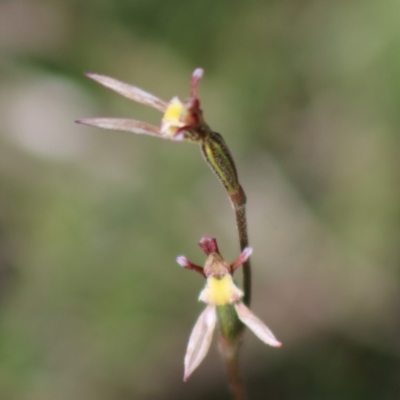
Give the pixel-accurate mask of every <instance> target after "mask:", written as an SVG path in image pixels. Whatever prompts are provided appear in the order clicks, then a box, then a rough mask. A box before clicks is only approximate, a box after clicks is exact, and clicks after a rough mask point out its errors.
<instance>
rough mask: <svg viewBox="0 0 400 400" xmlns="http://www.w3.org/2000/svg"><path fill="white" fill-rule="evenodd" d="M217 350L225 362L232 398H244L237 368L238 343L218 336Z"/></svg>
mask: <svg viewBox="0 0 400 400" xmlns="http://www.w3.org/2000/svg"><path fill="white" fill-rule="evenodd" d="M218 344H219V350H220V353H221V354H222V358H223V360H224V362H225V368H226V372H227V375H228V381H229V386H230V389H231V392H232V395H233V400H246V399H247V394H246V388H245V385H244V383H243V379H242V376H241V374H240V368H239V360H238V353H239V351H238V350H239V343H238V342H237V339H236V340H231V339H226V338H225V337H223V336H222V334H221V335H220V336H219V343H218Z"/></svg>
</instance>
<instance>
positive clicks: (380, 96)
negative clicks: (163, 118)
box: [0, 0, 400, 400]
mask: <svg viewBox="0 0 400 400" xmlns="http://www.w3.org/2000/svg"><path fill="white" fill-rule="evenodd" d="M399 15H400V3H399V2H398V1H395V0H387V1H373V0H337V1H321V0H309V1H294V0H279V1H278V0H269V1H264V0H254V1H246V2H244V1H243V2H241V1H230V2H228V1H215V0H214V1H211V0H204V1H198V2H195V1H194V2H191V1H178V0H168V1H161V0H151V1H149V0H146V1H144V0H96V1H95V0H80V1H62V0H2V1H1V2H0V52H1V53H0V117H1V118H0V185H1V190H0V398H1V399H6V400H53V399H57V400H70V399H74V400H80V399H82V400H83V399H85V400H91V399H96V400H111V399H113V400H117V399H121V400H125V399H145V400H146V399H178V398H190V399H204V398H207V399H223V398H228V394H227V392H226V387H225V375H224V371H223V368H222V365H221V363H220V362H219V358H218V354H217V352H216V351H214V353H213V354H211V355H209V356H208V358H207V360H206V362H205V363H204V364H203V365H202V367H201V368H200V369H199V370H198V371H196V373H195V374H194V376H193V377H192V378H191V381H190V382H188V383H186V384H183V383H182V382H181V380H182V372H183V368H182V360H183V355H184V352H185V347H186V342H187V339H188V336H189V332H190V330H191V327H192V324H193V323H194V321H195V320H196V317H197V314H199V313H200V311H201V305H199V304H196V301H197V296H198V293H199V291H200V289H201V287H202V285H203V284H204V282H203V281H201V279H200V278H199V277H198V276H195V274H191V273H188V272H186V271H183V270H181V269H180V268H179V266H177V264H176V263H175V261H174V259H175V256H177V255H178V254H182V253H184V254H186V255H187V256H188V257H189V258H190V259H193V260H196V258H197V260H198V263H202V262H203V261H204V260H203V256H202V254H201V252H200V249H198V248H197V245H196V243H197V241H198V240H199V239H200V237H201V236H202V235H204V234H207V235H210V236H215V237H217V238H218V241H219V243H220V247H221V252H222V254H224V255H225V256H226V258H228V259H230V258H232V257H235V255H236V254H237V251H238V245H237V238H236V233H235V228H234V221H233V213H232V210H230V205H229V202H228V200H227V198H226V196H225V193H224V191H223V189H222V187H220V184H219V183H218V182H217V180H216V179H215V177H214V176H212V174H211V172H210V171H209V170H208V169H207V167H206V165H205V164H204V162H203V160H202V159H201V156H200V154H199V149H197V148H196V146H190V145H186V144H176V143H170V142H167V141H165V142H163V141H159V140H153V139H151V138H146V137H138V136H133V135H129V134H125V133H121V132H105V131H100V130H98V129H90V128H86V127H80V126H76V125H74V123H73V120H75V119H77V118H80V117H90V116H122V117H134V118H138V119H142V120H146V121H149V122H152V123H156V124H157V123H158V118H159V115H157V114H156V113H154V112H152V111H151V110H147V109H145V108H143V107H142V106H140V105H135V104H133V103H131V102H129V101H127V100H125V99H123V98H121V97H120V96H117V95H115V94H114V93H112V92H109V91H108V90H107V89H105V88H102V87H97V86H96V84H94V83H93V82H91V81H89V80H87V79H86V78H84V76H83V72H84V71H95V72H98V73H102V74H106V75H110V76H114V77H115V78H117V79H120V80H124V81H127V82H132V83H134V84H136V85H138V86H141V87H143V88H145V89H146V90H148V91H150V92H153V93H155V94H157V95H158V96H160V97H162V98H164V99H165V100H169V99H170V98H171V97H172V96H174V95H179V96H181V97H183V98H184V97H185V96H186V95H187V94H188V92H189V87H188V84H189V77H190V73H191V71H192V70H193V69H194V68H195V67H198V66H202V67H204V68H205V70H206V75H205V78H204V80H203V81H202V83H201V87H200V95H201V98H202V102H203V106H204V110H205V115H206V118H207V121H208V122H209V123H210V124H211V126H212V127H213V128H214V129H215V130H217V131H219V132H221V133H223V134H224V136H225V138H226V140H227V142H228V143H229V145H230V146H231V149H232V152H233V154H234V156H235V159H236V162H237V166H238V169H239V173H240V177H241V181H242V182H243V186H244V187H245V189H246V192H247V195H248V202H249V230H250V239H251V243H252V246H253V248H254V257H253V266H254V276H255V281H254V295H253V298H254V302H253V309H254V312H255V313H256V314H257V315H259V316H260V317H261V318H262V319H263V320H266V321H268V323H269V325H270V326H271V328H272V329H273V330H274V332H275V333H276V334H277V336H278V337H279V339H280V340H282V341H283V343H284V346H283V348H282V349H280V350H272V349H270V348H267V347H266V346H263V345H262V344H260V343H259V341H257V340H256V339H255V338H253V337H252V335H247V336H246V341H245V344H244V348H243V352H242V365H243V369H244V374H245V379H246V381H247V383H248V386H249V390H250V394H251V398H252V399H265V398H269V399H285V400H286V399H296V400H299V399H305V400H308V399H318V400H320V399H335V400H336V399H341V400H343V399H349V400H350V399H381V400H394V399H398V398H400V381H399V376H400V367H399V365H400V339H399V330H400V317H399V315H400V314H399V312H398V310H399V299H400V250H399V249H400V246H399V242H400V162H399V160H400V157H399V150H400V136H399V131H400V119H399V109H400V56H399V54H400V52H399V48H400V24H399ZM214 350H215V349H214Z"/></svg>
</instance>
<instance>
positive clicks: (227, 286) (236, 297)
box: [176, 236, 281, 381]
mask: <svg viewBox="0 0 400 400" xmlns="http://www.w3.org/2000/svg"><path fill="white" fill-rule="evenodd" d="M199 244H200V247H201V248H202V249H203V251H204V252H205V253H206V255H207V260H206V263H205V265H204V267H200V266H198V265H196V264H193V263H192V262H190V261H189V260H188V259H187V258H186V257H185V256H179V257H177V259H176V261H177V262H178V264H180V265H181V266H182V267H184V268H186V269H189V270H192V271H195V272H198V273H199V274H201V275H202V276H203V277H205V278H206V279H207V283H206V286H205V288H204V289H203V290H202V291H201V293H200V296H199V300H200V301H202V302H204V303H206V304H207V307H206V308H205V310H204V311H203V312H202V313H201V314H200V316H199V318H198V319H197V322H196V323H195V325H194V327H193V330H192V333H191V335H190V338H189V343H188V347H187V350H186V355H185V361H184V365H185V372H184V378H183V380H184V381H187V380H188V379H189V377H190V375H191V374H192V372H193V371H194V370H195V369H196V368H197V367H198V366H199V365H200V363H201V362H202V361H203V359H204V357H205V356H206V354H207V352H208V350H209V348H210V345H211V340H212V336H213V332H214V330H215V326H216V324H217V322H218V323H219V326H220V329H221V330H222V329H223V326H221V325H222V324H223V321H221V318H220V313H219V311H220V310H221V308H231V307H233V309H234V310H235V313H236V316H237V318H238V319H239V320H240V321H241V322H242V323H243V324H244V325H246V326H247V327H248V328H249V329H250V330H251V331H253V333H254V334H255V335H256V336H257V337H258V338H259V339H261V340H262V341H263V342H264V343H266V344H268V345H270V346H272V347H280V346H281V343H280V342H279V341H278V340H277V339H276V338H275V336H274V334H273V333H272V332H271V330H270V329H269V328H268V327H267V326H266V325H265V324H264V323H263V322H262V321H261V320H260V319H259V318H258V317H256V316H255V315H254V314H253V313H252V312H251V311H250V309H249V308H248V307H247V306H246V305H245V304H244V303H243V301H242V299H243V295H244V293H243V292H242V290H240V289H239V288H238V287H237V286H236V284H235V283H234V281H233V278H232V274H233V273H234V272H235V270H236V269H237V268H238V267H239V266H240V265H242V264H243V263H244V262H246V260H247V259H248V258H249V257H250V255H251V253H252V249H251V248H250V247H246V248H245V249H244V250H243V251H242V253H241V254H240V256H239V257H238V258H237V259H236V260H235V261H234V262H233V263H232V264H230V265H229V264H228V263H227V262H226V261H225V260H224V259H223V258H222V257H221V255H220V253H219V250H218V246H217V242H216V240H215V239H213V238H210V237H208V236H204V237H203V238H202V239H201V241H200V243H199Z"/></svg>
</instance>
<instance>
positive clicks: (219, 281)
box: [199, 274, 243, 306]
mask: <svg viewBox="0 0 400 400" xmlns="http://www.w3.org/2000/svg"><path fill="white" fill-rule="evenodd" d="M242 296H243V292H242V291H241V290H240V289H238V288H237V287H236V286H235V284H234V283H233V280H232V276H231V275H229V274H227V275H224V276H223V277H221V278H217V277H215V276H210V277H209V278H208V279H207V286H206V287H205V288H204V290H203V291H202V292H201V293H200V297H199V300H201V301H204V302H205V303H207V304H213V305H215V306H223V305H226V304H230V303H234V302H235V301H238V300H239V299H240V298H241V297H242Z"/></svg>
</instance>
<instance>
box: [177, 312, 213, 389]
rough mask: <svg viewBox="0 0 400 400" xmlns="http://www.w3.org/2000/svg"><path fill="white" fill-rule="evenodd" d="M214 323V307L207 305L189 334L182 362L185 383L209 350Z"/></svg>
mask: <svg viewBox="0 0 400 400" xmlns="http://www.w3.org/2000/svg"><path fill="white" fill-rule="evenodd" d="M216 322H217V313H216V310H215V306H213V305H208V306H207V307H206V309H205V310H204V311H203V312H202V313H201V314H200V316H199V318H198V319H197V321H196V324H195V325H194V327H193V330H192V333H191V334H190V338H189V343H188V347H187V350H186V355H185V362H184V363H185V374H184V377H183V380H184V381H185V382H186V381H187V380H188V379H189V377H190V375H191V374H192V372H193V371H194V370H195V369H196V368H197V367H198V366H199V365H200V363H201V362H202V361H203V359H204V357H205V356H206V354H207V352H208V349H209V348H210V344H211V340H212V336H213V332H214V329H215V324H216Z"/></svg>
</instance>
